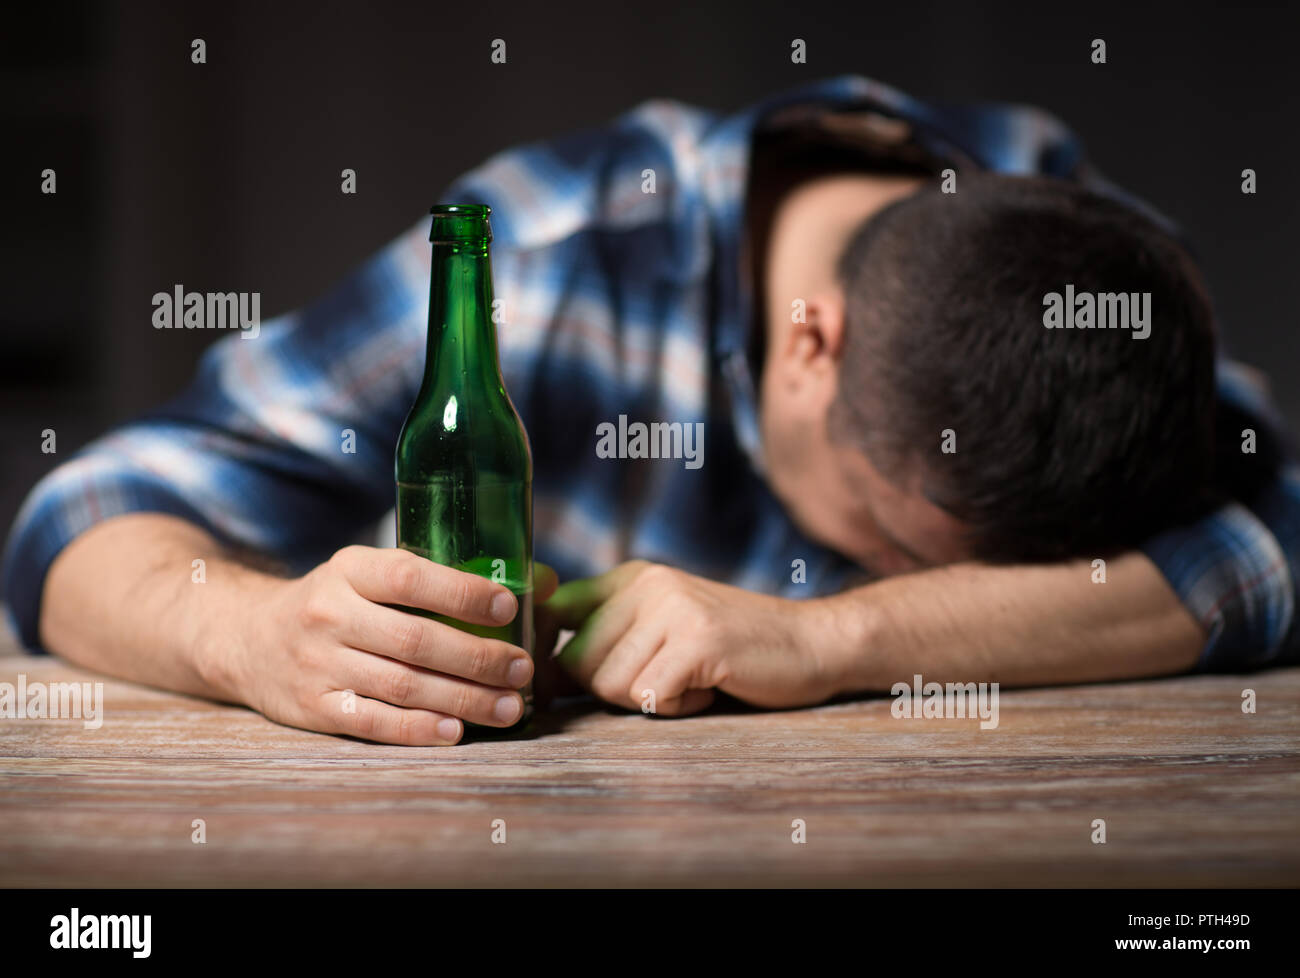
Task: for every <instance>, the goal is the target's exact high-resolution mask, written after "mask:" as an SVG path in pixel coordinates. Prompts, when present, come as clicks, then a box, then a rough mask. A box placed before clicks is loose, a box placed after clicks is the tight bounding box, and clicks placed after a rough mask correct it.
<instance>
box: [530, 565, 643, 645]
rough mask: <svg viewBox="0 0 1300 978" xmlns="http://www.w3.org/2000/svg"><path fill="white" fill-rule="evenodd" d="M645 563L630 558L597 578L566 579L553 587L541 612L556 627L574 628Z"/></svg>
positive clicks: (639, 570) (639, 571)
mask: <svg viewBox="0 0 1300 978" xmlns="http://www.w3.org/2000/svg"><path fill="white" fill-rule="evenodd" d="M539 566H540V565H539ZM646 566H647V563H646V561H644V560H630V561H628V562H627V563H624V564H619V565H618V566H617V567H615V568H614V569H613V570H610V571H606V572H605V573H604V574H599V575H597V576H596V577H583V578H580V579H579V580H576V581H568V582H566V583H564V584H561V585H560V586H559V587H558V588H556V590H555V593H554V594H553V595H551V598H550V600H549V601H547V602H546V604H545V606H544V607H543V608H541V609H540V611H541V612H542V613H543V614H545V616H546V618H547V620H548V621H549V622H550V624H551V625H552V626H554V627H555V628H556V629H560V628H567V629H577V628H579V627H580V626H581V625H582V623H583V622H584V621H586V620H587V618H588V616H590V615H591V613H592V612H593V611H595V610H596V609H597V608H599V607H600V606H601V605H602V604H604V603H605V602H606V601H608V600H609V599H610V598H611V597H612V596H613V595H614V594H616V593H617V592H618V591H620V590H621V589H622V588H623V587H624V586H625V585H626V584H627V583H628V582H629V581H631V580H632V579H633V578H634V577H636V575H637V574H639V573H641V571H642V570H643V569H644V568H645V567H646Z"/></svg>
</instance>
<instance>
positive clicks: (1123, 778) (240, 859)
mask: <svg viewBox="0 0 1300 978" xmlns="http://www.w3.org/2000/svg"><path fill="white" fill-rule="evenodd" d="M20 672H21V673H24V674H25V675H26V681H27V682H28V683H31V682H34V681H40V682H47V683H48V682H60V681H87V680H89V681H94V680H95V679H101V680H102V677H96V676H93V675H91V674H89V673H85V672H83V671H81V670H77V669H74V668H71V667H69V666H68V665H66V664H64V663H62V662H60V661H59V660H56V659H48V658H47V659H40V658H32V657H25V656H18V655H14V654H12V647H10V649H9V650H8V651H7V652H6V653H5V654H3V655H0V682H11V683H15V684H16V682H17V675H18V674H19V673H20ZM1246 687H1249V688H1252V689H1254V690H1255V691H1256V693H1257V696H1258V712H1257V713H1256V714H1255V715H1246V714H1243V713H1242V710H1241V698H1242V690H1243V688H1246ZM890 702H891V701H890V700H889V699H887V698H883V699H874V700H866V701H861V702H854V703H841V704H836V705H832V706H828V707H823V708H820V709H814V710H803V711H794V712H787V713H759V712H749V711H741V710H733V711H731V712H722V713H715V714H710V715H706V716H702V717H696V718H691V719H685V720H665V719H655V718H653V717H643V716H640V715H626V714H618V713H612V712H606V711H605V710H603V709H601V708H599V707H593V706H585V705H584V706H575V707H570V708H569V709H566V710H564V711H561V712H559V713H557V714H553V715H547V716H545V717H544V718H543V719H542V720H541V722H540V723H539V724H538V728H539V729H538V736H537V737H536V738H535V739H533V740H529V741H523V742H497V743H478V744H472V745H466V746H460V747H454V748H396V747H384V746H375V745H371V744H366V743H363V742H360V741H354V740H348V739H343V738H338V737H329V736H324V735H319V734H312V733H307V732H304V731H300V730H293V729H290V728H287V727H282V726H278V725H276V724H274V723H271V722H270V721H268V720H265V719H264V718H262V717H261V716H259V715H257V714H255V713H253V712H251V711H249V710H243V709H237V708H233V707H227V706H219V705H216V704H212V703H208V702H205V701H202V700H197V699H191V698H188V697H184V696H176V695H171V694H168V693H162V692H158V691H155V690H150V689H146V688H143V687H140V686H135V685H132V684H129V683H122V682H116V681H111V680H108V681H105V685H104V703H105V707H104V722H103V726H102V727H101V728H100V729H99V730H87V729H85V727H84V724H83V723H82V721H80V720H62V719H61V720H48V719H47V720H32V719H21V720H18V719H10V720H0V826H3V831H0V885H5V886H147V885H161V886H177V885H179V886H228V885H264V884H274V885H308V886H314V885H346V886H406V885H418V886H424V885H433V886H444V885H455V886H463V885H471V886H495V885H519V884H525V885H527V884H568V885H625V884H632V885H652V886H657V885H699V884H709V885H712V884H724V885H760V884H781V885H786V884H789V885H812V886H821V885H831V886H837V885H867V886H879V885H891V886H893V885H900V886H953V885H955V886H982V885H1025V886H1079V885H1093V884H1096V885H1110V886H1138V885H1141V886H1147V885H1151V886H1191V885H1215V886H1217V885H1230V886H1242V885H1245V886H1250V885H1270V886H1272V885H1291V886H1294V885H1297V884H1300V748H1298V744H1300V669H1291V670H1286V671H1278V672H1272V673H1263V674H1258V675H1254V676H1250V677H1196V678H1181V679H1173V680H1162V681H1151V682H1140V683H1124V684H1116V685H1103V686H1089V687H1074V688H1059V689H1042V690H1025V691H1007V690H1004V691H1002V694H1001V699H1000V723H999V726H998V728H997V729H996V730H981V729H980V726H979V722H978V720H936V719H925V720H922V719H917V720H903V719H895V718H894V717H892V716H891V713H890ZM195 819H203V820H204V823H205V828H206V842H205V843H203V844H197V843H195V842H193V841H192V836H193V834H194V831H195V830H194V828H193V827H192V826H193V822H194V820H195ZM497 819H503V820H504V823H505V831H506V836H505V839H506V841H505V843H504V844H496V843H494V842H493V840H492V836H493V823H494V820H497ZM795 819H802V820H803V821H804V823H805V825H806V838H807V841H806V843H804V844H796V843H794V842H792V833H793V831H794V830H793V829H792V824H793V822H794V820H795ZM1095 819H1104V820H1105V823H1106V839H1107V841H1106V843H1105V844H1104V845H1099V844H1094V843H1093V841H1092V836H1093V832H1094V830H1093V827H1092V826H1093V821H1094V820H1095Z"/></svg>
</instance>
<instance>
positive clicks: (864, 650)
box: [804, 585, 887, 696]
mask: <svg viewBox="0 0 1300 978" xmlns="http://www.w3.org/2000/svg"><path fill="white" fill-rule="evenodd" d="M805 604H806V607H807V620H806V624H805V628H804V631H805V633H806V634H807V635H808V641H809V645H808V649H809V654H810V655H811V656H812V657H813V659H814V662H815V663H816V664H817V668H818V671H819V674H820V675H821V676H822V677H823V678H824V681H825V682H826V683H827V684H828V685H829V686H830V693H829V694H828V695H831V696H838V695H843V694H846V693H862V692H867V691H869V690H874V689H880V688H883V687H881V686H880V679H879V677H880V675H881V674H882V673H881V670H879V669H878V668H876V666H877V664H878V663H879V661H880V659H881V657H882V655H883V651H884V647H885V645H886V644H887V643H886V637H887V636H886V630H887V621H886V616H885V615H884V614H883V613H882V610H881V608H880V606H879V604H878V603H877V602H876V601H875V600H874V597H873V594H872V592H871V586H870V585H867V586H865V587H859V588H855V589H854V590H852V591H845V592H843V593H841V594H836V595H831V596H829V597H825V598H814V599H812V600H811V601H808V602H805Z"/></svg>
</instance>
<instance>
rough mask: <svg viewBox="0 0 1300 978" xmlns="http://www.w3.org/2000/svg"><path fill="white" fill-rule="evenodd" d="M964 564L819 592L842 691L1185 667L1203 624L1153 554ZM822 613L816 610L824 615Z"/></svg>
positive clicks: (1124, 674) (1087, 677)
mask: <svg viewBox="0 0 1300 978" xmlns="http://www.w3.org/2000/svg"><path fill="white" fill-rule="evenodd" d="M1106 577H1107V580H1106V582H1105V583H1093V580H1092V567H1091V563H1090V562H1089V561H1077V562H1072V563H1059V564H1045V565H1028V566H1015V567H994V566H987V565H980V564H961V565H954V566H951V567H942V568H936V569H933V570H927V571H923V572H919V573H916V574H908V575H905V576H901V577H894V578H887V579H885V580H882V581H878V582H875V583H873V584H869V585H867V586H865V587H862V588H858V589H856V590H853V591H848V592H845V593H844V594H840V595H836V596H835V597H832V598H826V599H823V601H822V602H821V609H820V610H821V612H822V613H823V615H824V616H825V617H824V618H823V621H824V622H825V627H826V631H825V634H826V636H827V637H828V639H829V643H828V645H827V646H826V651H825V662H826V663H827V668H828V670H829V671H830V672H831V673H832V675H833V676H834V677H835V685H836V686H837V687H838V691H839V692H843V693H849V692H864V691H869V690H887V689H889V688H890V687H891V686H892V685H893V684H894V683H895V682H899V681H904V682H909V683H910V682H911V681H912V677H913V676H914V675H916V674H918V673H919V674H921V675H922V676H923V677H924V678H925V680H926V681H931V680H933V681H935V682H940V683H943V682H950V681H951V682H999V683H1005V684H1006V685H1008V686H1026V685H1042V684H1056V683H1077V682H1095V681H1104V680H1113V679H1135V678H1140V677H1144V676H1159V675H1169V674H1173V673H1178V672H1185V671H1187V670H1188V669H1190V668H1191V667H1192V666H1193V665H1195V663H1196V660H1197V657H1198V655H1199V654H1200V651H1201V649H1202V647H1203V646H1204V644H1205V633H1204V631H1203V630H1202V628H1201V626H1200V625H1199V624H1198V623H1197V622H1196V621H1195V620H1194V619H1193V618H1192V616H1191V615H1190V614H1189V613H1188V612H1187V610H1186V609H1185V608H1184V607H1183V606H1182V604H1181V603H1180V602H1179V601H1178V598H1177V596H1176V595H1175V594H1174V593H1173V591H1171V590H1170V588H1169V585H1168V584H1167V583H1166V582H1165V580H1164V578H1163V577H1162V576H1161V574H1160V572H1159V570H1157V569H1156V567H1155V565H1153V564H1152V563H1151V562H1150V560H1148V559H1147V558H1146V557H1145V556H1144V555H1142V554H1140V553H1136V552H1133V553H1127V554H1124V555H1122V556H1120V557H1116V558H1114V559H1112V560H1109V561H1107V568H1106ZM819 617H820V616H819Z"/></svg>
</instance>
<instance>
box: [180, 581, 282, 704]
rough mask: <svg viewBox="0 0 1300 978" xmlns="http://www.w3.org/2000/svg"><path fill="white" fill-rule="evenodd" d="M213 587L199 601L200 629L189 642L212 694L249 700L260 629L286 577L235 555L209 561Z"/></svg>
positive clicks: (192, 656) (196, 621) (192, 658)
mask: <svg viewBox="0 0 1300 978" xmlns="http://www.w3.org/2000/svg"><path fill="white" fill-rule="evenodd" d="M207 574H208V582H209V583H208V584H207V587H208V588H209V589H208V590H207V591H205V592H204V593H203V594H202V598H203V600H202V601H201V603H200V604H198V605H196V606H195V613H194V618H193V622H194V631H193V632H192V634H191V635H190V636H189V639H188V641H187V642H186V647H187V648H188V649H189V655H190V662H191V665H192V667H193V669H194V671H195V673H196V674H197V675H198V676H199V678H200V679H201V680H202V682H203V684H204V685H205V686H207V687H208V693H207V695H209V696H211V697H212V698H215V699H221V700H224V701H226V702H232V703H244V702H245V697H244V692H243V691H244V689H245V688H246V687H245V679H246V677H245V672H246V669H245V666H246V664H247V662H248V661H249V655H248V651H249V649H251V648H253V647H254V646H255V645H256V642H257V639H256V636H255V634H254V630H255V629H256V628H257V626H258V624H259V622H261V621H262V619H263V617H264V616H263V615H261V614H258V613H257V612H259V611H262V610H264V609H265V608H266V606H267V604H268V602H269V600H270V598H271V596H272V589H273V588H274V587H276V586H278V585H282V584H284V583H285V582H284V581H282V580H281V579H279V578H276V577H272V576H270V575H267V574H262V573H260V572H258V571H256V570H253V569H251V568H249V567H246V566H244V565H243V564H241V563H239V562H238V561H235V560H229V559H224V558H217V559H214V560H211V561H209V564H208V568H207Z"/></svg>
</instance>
